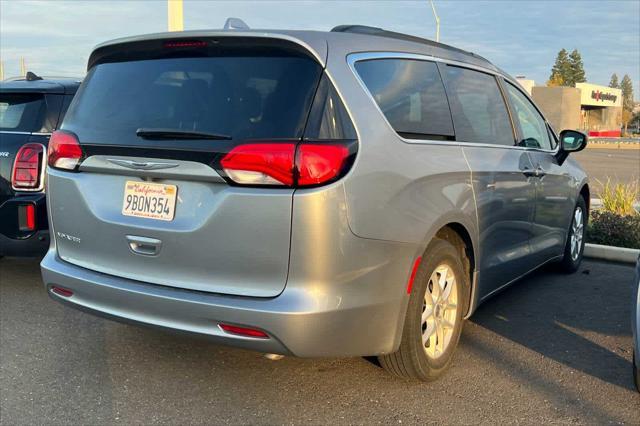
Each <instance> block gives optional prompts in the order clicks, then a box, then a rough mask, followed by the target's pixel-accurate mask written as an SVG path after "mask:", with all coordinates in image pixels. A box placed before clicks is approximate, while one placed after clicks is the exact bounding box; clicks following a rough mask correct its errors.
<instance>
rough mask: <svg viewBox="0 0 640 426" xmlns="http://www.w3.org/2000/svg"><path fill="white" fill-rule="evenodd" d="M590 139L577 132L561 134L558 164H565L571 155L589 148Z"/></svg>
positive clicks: (567, 131)
mask: <svg viewBox="0 0 640 426" xmlns="http://www.w3.org/2000/svg"><path fill="white" fill-rule="evenodd" d="M587 141H588V137H587V135H585V134H584V133H582V132H578V131H577V130H563V131H561V132H560V149H559V150H558V155H557V158H558V162H559V163H560V164H562V163H564V160H566V159H567V157H568V156H569V154H570V153H572V152H578V151H582V150H583V149H585V148H586V147H587Z"/></svg>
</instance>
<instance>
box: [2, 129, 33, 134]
mask: <svg viewBox="0 0 640 426" xmlns="http://www.w3.org/2000/svg"><path fill="white" fill-rule="evenodd" d="M0 133H6V134H9V135H30V134H31V132H18V131H13V130H0Z"/></svg>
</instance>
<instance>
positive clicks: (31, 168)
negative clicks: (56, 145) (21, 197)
mask: <svg viewBox="0 0 640 426" xmlns="http://www.w3.org/2000/svg"><path fill="white" fill-rule="evenodd" d="M43 157H44V146H43V145H41V144H39V143H28V144H25V145H23V146H22V147H21V148H20V150H19V151H18V154H17V155H16V159H15V161H14V163H13V174H12V175H11V186H12V187H13V189H14V190H16V191H39V190H41V189H42V183H43V182H42V180H43V178H44V176H43V173H42V170H43V167H44V158H43Z"/></svg>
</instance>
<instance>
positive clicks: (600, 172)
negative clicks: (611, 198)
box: [574, 148, 640, 197]
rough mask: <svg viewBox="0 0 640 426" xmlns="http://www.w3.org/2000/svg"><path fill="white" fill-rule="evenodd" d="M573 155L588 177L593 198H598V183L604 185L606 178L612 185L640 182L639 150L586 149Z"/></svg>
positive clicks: (599, 187)
mask: <svg viewBox="0 0 640 426" xmlns="http://www.w3.org/2000/svg"><path fill="white" fill-rule="evenodd" d="M574 155H575V158H576V159H577V160H578V162H579V163H580V164H581V165H582V167H584V169H585V170H586V171H587V174H588V175H589V180H590V181H591V186H592V194H591V195H592V196H593V197H599V195H598V192H599V191H600V190H601V187H602V186H601V184H600V182H602V183H605V182H606V181H607V178H609V179H611V182H612V183H616V182H621V183H632V182H638V181H639V180H640V148H635V149H615V148H613V149H608V148H587V149H585V150H584V151H580V152H578V153H576V154H574Z"/></svg>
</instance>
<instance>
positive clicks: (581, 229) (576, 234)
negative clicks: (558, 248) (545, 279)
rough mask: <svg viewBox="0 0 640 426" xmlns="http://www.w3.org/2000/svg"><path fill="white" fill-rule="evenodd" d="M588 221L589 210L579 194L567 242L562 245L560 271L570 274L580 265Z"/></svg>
mask: <svg viewBox="0 0 640 426" xmlns="http://www.w3.org/2000/svg"><path fill="white" fill-rule="evenodd" d="M578 217H579V218H578ZM588 221H589V212H588V211H587V203H586V202H585V200H584V198H583V197H582V196H580V197H578V201H577V202H576V206H575V208H574V209H573V213H572V215H571V223H570V224H569V230H568V232H567V243H566V244H565V247H564V256H563V258H562V260H561V261H560V265H559V266H560V270H561V271H562V272H565V273H567V274H572V273H574V272H576V271H577V270H578V268H579V267H580V264H581V263H582V256H583V254H584V244H585V238H584V237H585V231H586V229H587V224H588ZM579 222H581V223H579Z"/></svg>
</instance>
